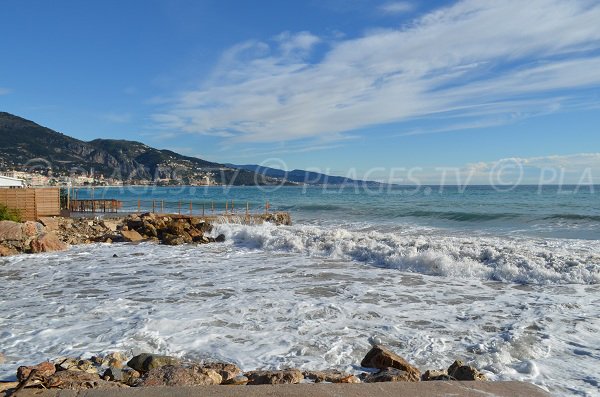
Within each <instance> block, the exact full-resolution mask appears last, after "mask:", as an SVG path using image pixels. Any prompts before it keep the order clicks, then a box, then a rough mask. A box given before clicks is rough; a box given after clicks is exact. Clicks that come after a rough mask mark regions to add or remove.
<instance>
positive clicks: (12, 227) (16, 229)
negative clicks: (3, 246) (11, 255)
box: [0, 221, 23, 241]
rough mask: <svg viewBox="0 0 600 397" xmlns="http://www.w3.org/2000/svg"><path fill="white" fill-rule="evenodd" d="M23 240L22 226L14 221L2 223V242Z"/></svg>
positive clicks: (0, 239) (0, 236)
mask: <svg viewBox="0 0 600 397" xmlns="http://www.w3.org/2000/svg"><path fill="white" fill-rule="evenodd" d="M21 240H23V229H22V228H21V224H20V223H18V222H13V221H0V241H21Z"/></svg>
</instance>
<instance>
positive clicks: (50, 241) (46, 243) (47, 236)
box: [30, 232, 69, 253]
mask: <svg viewBox="0 0 600 397" xmlns="http://www.w3.org/2000/svg"><path fill="white" fill-rule="evenodd" d="M30 247H31V248H30V249H31V252H32V253H40V252H54V251H64V250H66V249H67V248H69V246H68V245H67V244H66V243H64V242H62V241H61V240H60V239H59V238H58V237H57V236H56V234H54V233H52V232H50V233H43V234H41V235H40V236H38V237H36V238H35V239H33V240H32V241H31V244H30Z"/></svg>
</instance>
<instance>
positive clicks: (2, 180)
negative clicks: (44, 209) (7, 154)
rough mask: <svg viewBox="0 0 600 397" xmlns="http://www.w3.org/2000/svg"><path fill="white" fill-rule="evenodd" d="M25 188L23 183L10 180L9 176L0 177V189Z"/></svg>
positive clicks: (19, 180)
mask: <svg viewBox="0 0 600 397" xmlns="http://www.w3.org/2000/svg"><path fill="white" fill-rule="evenodd" d="M11 187H12V188H16V187H25V181H23V180H22V179H17V178H11V177H9V176H0V188H11Z"/></svg>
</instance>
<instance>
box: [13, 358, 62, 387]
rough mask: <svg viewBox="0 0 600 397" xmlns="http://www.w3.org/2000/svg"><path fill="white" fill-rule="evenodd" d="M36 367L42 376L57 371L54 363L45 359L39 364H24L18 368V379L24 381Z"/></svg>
mask: <svg viewBox="0 0 600 397" xmlns="http://www.w3.org/2000/svg"><path fill="white" fill-rule="evenodd" d="M34 369H35V370H36V371H37V373H38V374H39V375H41V376H50V375H52V374H54V373H55V372H56V368H55V367H54V364H53V363H51V362H49V361H45V362H43V363H39V364H38V365H33V366H30V367H25V366H22V367H19V368H17V379H18V380H19V382H22V381H24V380H25V379H27V377H28V376H29V374H30V373H31V371H33V370H34Z"/></svg>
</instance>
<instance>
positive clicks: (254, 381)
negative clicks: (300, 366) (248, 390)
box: [244, 369, 304, 385]
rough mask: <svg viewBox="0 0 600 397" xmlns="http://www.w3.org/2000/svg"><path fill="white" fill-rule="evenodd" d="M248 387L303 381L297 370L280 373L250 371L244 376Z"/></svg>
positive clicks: (300, 373) (302, 376)
mask: <svg viewBox="0 0 600 397" xmlns="http://www.w3.org/2000/svg"><path fill="white" fill-rule="evenodd" d="M244 376H246V377H247V378H248V384H249V385H278V384H284V383H300V382H301V381H302V380H303V379H304V375H302V372H301V371H299V370H297V369H285V370H281V371H251V372H247V373H245V374H244Z"/></svg>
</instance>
